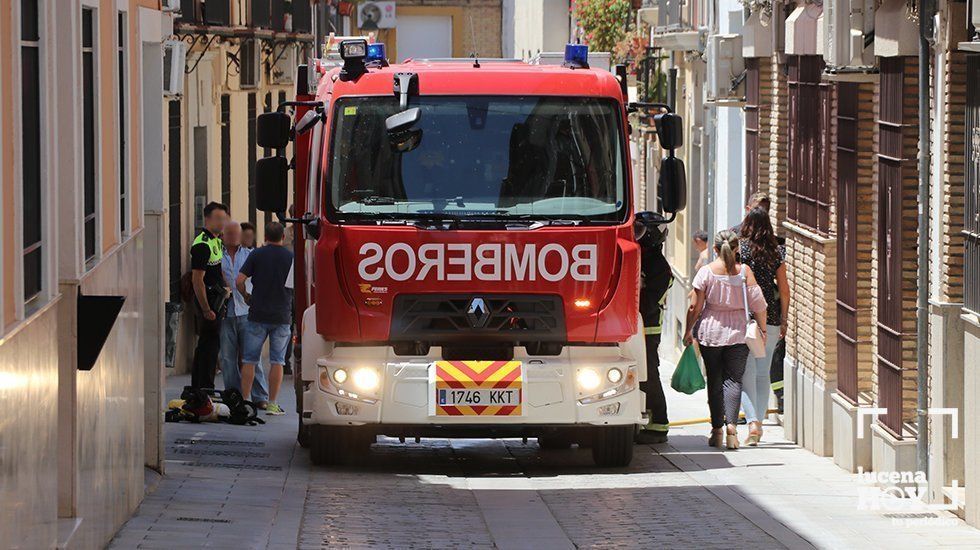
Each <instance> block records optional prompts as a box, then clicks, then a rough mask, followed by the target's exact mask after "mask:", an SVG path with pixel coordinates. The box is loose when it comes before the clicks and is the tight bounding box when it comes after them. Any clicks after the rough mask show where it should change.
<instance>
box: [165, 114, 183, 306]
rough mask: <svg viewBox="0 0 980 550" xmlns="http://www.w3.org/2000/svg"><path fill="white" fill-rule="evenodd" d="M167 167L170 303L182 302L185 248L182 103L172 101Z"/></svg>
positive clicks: (168, 120)
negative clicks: (181, 289) (181, 192)
mask: <svg viewBox="0 0 980 550" xmlns="http://www.w3.org/2000/svg"><path fill="white" fill-rule="evenodd" d="M167 109H168V111H167V166H168V167H169V174H168V179H167V202H168V203H169V204H170V206H169V208H168V210H167V219H168V223H167V225H168V226H169V227H168V235H169V240H170V243H169V250H168V253H169V254H168V256H169V265H170V301H171V302H179V301H180V298H179V296H180V276H181V275H182V273H181V269H180V258H181V256H182V255H183V254H182V252H183V247H182V243H181V239H180V235H181V232H180V229H181V225H182V224H181V223H180V220H181V212H180V178H181V170H180V158H181V154H180V148H181V139H180V138H181V121H180V101H171V102H169V103H168V104H167Z"/></svg>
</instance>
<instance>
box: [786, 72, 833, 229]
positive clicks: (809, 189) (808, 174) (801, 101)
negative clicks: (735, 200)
mask: <svg viewBox="0 0 980 550" xmlns="http://www.w3.org/2000/svg"><path fill="white" fill-rule="evenodd" d="M823 68H824V62H823V58H822V57H820V56H816V55H801V56H790V58H789V77H788V83H789V119H790V120H793V121H795V122H794V124H791V125H790V128H789V169H788V178H787V183H788V185H787V202H788V211H787V217H788V218H789V219H790V220H792V221H793V222H795V223H798V224H800V225H803V226H806V227H809V228H811V229H813V230H815V231H817V232H818V233H822V234H827V233H829V232H830V227H829V225H830V187H831V186H830V183H829V179H830V154H829V149H830V147H829V143H830V86H829V84H827V83H825V82H822V81H821V75H822V74H823Z"/></svg>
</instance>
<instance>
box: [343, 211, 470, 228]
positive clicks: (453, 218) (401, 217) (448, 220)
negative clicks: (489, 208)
mask: <svg viewBox="0 0 980 550" xmlns="http://www.w3.org/2000/svg"><path fill="white" fill-rule="evenodd" d="M347 216H351V217H356V218H364V219H370V220H376V221H377V222H378V224H379V225H382V224H386V223H388V224H391V223H399V224H404V225H415V226H420V225H421V226H424V227H426V228H432V227H439V226H440V225H448V227H446V228H447V229H454V228H456V227H458V225H459V222H460V219H461V218H460V217H459V216H457V215H455V214H439V213H421V212H351V213H349V214H347Z"/></svg>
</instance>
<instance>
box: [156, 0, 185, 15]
mask: <svg viewBox="0 0 980 550" xmlns="http://www.w3.org/2000/svg"><path fill="white" fill-rule="evenodd" d="M160 9H161V10H162V11H165V12H170V13H180V0H163V2H161V3H160Z"/></svg>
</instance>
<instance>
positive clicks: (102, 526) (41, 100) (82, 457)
mask: <svg viewBox="0 0 980 550" xmlns="http://www.w3.org/2000/svg"><path fill="white" fill-rule="evenodd" d="M168 27H169V16H168V15H165V14H163V13H161V10H160V3H159V1H157V0H59V1H58V2H53V1H50V0H12V1H8V2H3V3H0V64H2V65H3V67H4V71H3V72H2V73H0V135H2V138H0V187H2V190H3V192H2V197H3V199H2V202H0V205H2V207H0V219H2V221H0V227H2V228H3V236H4V238H3V239H2V247H3V252H2V254H0V264H2V269H0V401H2V402H3V404H4V408H3V412H2V413H0V441H2V443H0V463H3V467H2V468H0V499H2V500H3V502H4V505H3V506H2V508H0V541H3V544H4V545H5V546H6V545H9V546H14V547H23V548H50V547H54V546H59V547H66V548H69V547H70V548H98V547H102V546H103V545H104V544H105V543H106V542H108V541H109V539H110V538H111V537H112V535H113V533H114V532H115V531H116V529H117V528H118V527H119V526H120V525H122V523H123V522H125V521H126V519H127V518H128V517H129V515H130V514H131V512H132V511H133V510H134V509H135V508H136V506H137V505H138V504H139V502H140V501H141V500H142V497H143V485H144V466H150V467H153V468H157V469H160V468H161V467H162V459H161V457H162V448H161V445H160V443H159V435H160V424H161V422H162V419H161V418H160V414H159V411H160V405H161V393H160V390H161V386H160V385H161V382H162V373H163V369H162V351H163V349H162V339H161V335H162V326H163V316H162V310H161V308H160V307H159V304H162V296H161V295H160V293H159V289H158V288H157V287H155V286H154V285H153V284H152V277H148V278H146V279H144V276H143V275H144V273H150V272H152V271H153V270H154V269H156V268H157V267H158V266H159V264H160V263H161V260H162V250H161V249H160V248H159V247H157V246H154V245H153V243H154V239H153V237H151V236H149V234H150V233H151V231H150V230H149V229H148V227H147V219H148V218H149V217H150V216H151V215H150V214H148V211H149V210H151V209H152V208H154V207H153V206H152V203H153V200H154V199H153V197H155V196H158V195H159V194H160V193H162V188H161V182H162V180H161V179H160V177H159V169H160V165H161V156H160V151H161V150H162V138H163V136H162V134H161V133H160V130H159V129H160V126H159V121H160V119H159V118H156V117H155V116H154V113H158V112H159V109H155V108H154V107H155V106H156V105H159V104H160V102H161V101H162V88H161V83H160V74H161V73H162V46H161V44H162V41H163V39H164V38H165V37H166V36H168V35H169V34H170V31H169V28H168ZM103 340H104V344H103V345H101V346H99V345H92V344H93V342H94V343H96V344H97V343H98V342H100V341H103Z"/></svg>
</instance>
